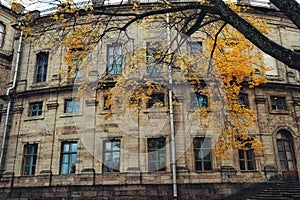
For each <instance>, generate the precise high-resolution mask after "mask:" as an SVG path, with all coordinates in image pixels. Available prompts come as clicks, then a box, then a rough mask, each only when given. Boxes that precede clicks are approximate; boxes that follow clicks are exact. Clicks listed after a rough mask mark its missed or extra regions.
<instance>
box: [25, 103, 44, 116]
mask: <svg viewBox="0 0 300 200" xmlns="http://www.w3.org/2000/svg"><path fill="white" fill-rule="evenodd" d="M42 109H43V102H33V103H30V104H29V113H28V116H29V117H34V116H39V115H42Z"/></svg>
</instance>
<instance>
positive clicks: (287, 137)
mask: <svg viewBox="0 0 300 200" xmlns="http://www.w3.org/2000/svg"><path fill="white" fill-rule="evenodd" d="M276 138H277V148H278V154H279V159H280V165H281V169H283V170H294V169H295V159H294V151H293V138H292V136H291V134H290V132H288V131H287V130H280V131H279V132H278V133H277V136H276Z"/></svg>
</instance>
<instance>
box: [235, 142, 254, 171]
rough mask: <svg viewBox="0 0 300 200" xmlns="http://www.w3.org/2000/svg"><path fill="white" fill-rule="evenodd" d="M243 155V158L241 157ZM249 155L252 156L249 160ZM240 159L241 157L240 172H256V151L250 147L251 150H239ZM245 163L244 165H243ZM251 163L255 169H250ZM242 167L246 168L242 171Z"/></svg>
mask: <svg viewBox="0 0 300 200" xmlns="http://www.w3.org/2000/svg"><path fill="white" fill-rule="evenodd" d="M241 155H243V157H241ZM249 155H251V158H249ZM238 157H239V167H240V171H244V172H247V171H255V170H256V161H255V153H254V149H252V148H251V147H249V149H238ZM241 163H243V165H241ZM250 163H251V164H252V166H253V169H249V168H250V167H249V166H250ZM242 166H244V169H242Z"/></svg>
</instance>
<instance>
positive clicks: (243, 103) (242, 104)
mask: <svg viewBox="0 0 300 200" xmlns="http://www.w3.org/2000/svg"><path fill="white" fill-rule="evenodd" d="M241 97H245V99H244V100H242V99H241ZM237 101H238V103H239V104H240V105H241V106H244V107H245V108H249V96H248V94H247V93H242V92H241V93H239V95H238V99H237Z"/></svg>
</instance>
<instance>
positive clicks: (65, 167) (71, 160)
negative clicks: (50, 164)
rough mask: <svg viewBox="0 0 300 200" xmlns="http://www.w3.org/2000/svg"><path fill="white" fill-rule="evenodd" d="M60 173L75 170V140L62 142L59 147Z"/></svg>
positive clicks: (73, 171)
mask: <svg viewBox="0 0 300 200" xmlns="http://www.w3.org/2000/svg"><path fill="white" fill-rule="evenodd" d="M61 149H62V150H61V165H60V174H74V173H75V172H76V159H77V142H64V143H62V147H61Z"/></svg>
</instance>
